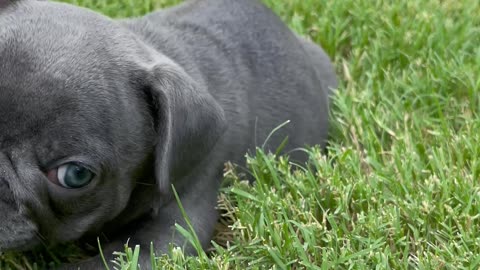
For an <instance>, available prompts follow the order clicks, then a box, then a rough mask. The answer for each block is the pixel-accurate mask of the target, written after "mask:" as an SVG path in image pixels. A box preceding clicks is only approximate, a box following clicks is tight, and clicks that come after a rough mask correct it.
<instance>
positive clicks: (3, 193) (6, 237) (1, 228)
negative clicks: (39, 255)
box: [0, 171, 38, 252]
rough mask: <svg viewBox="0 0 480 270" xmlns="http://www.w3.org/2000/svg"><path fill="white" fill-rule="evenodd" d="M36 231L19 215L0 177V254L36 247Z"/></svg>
mask: <svg viewBox="0 0 480 270" xmlns="http://www.w3.org/2000/svg"><path fill="white" fill-rule="evenodd" d="M0 173H2V172H1V171H0ZM36 230H37V228H36V226H35V225H34V224H33V223H32V222H30V221H29V220H28V219H27V218H26V217H24V216H23V215H22V214H21V212H20V209H19V207H18V205H17V203H16V201H15V196H14V194H13V192H12V190H11V189H10V186H9V184H8V182H7V181H6V180H5V178H4V177H1V176H0V252H3V251H7V250H13V249H14V250H24V249H28V248H30V247H32V246H34V245H36V244H37V243H38V238H37V237H36Z"/></svg>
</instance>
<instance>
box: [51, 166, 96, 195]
mask: <svg viewBox="0 0 480 270" xmlns="http://www.w3.org/2000/svg"><path fill="white" fill-rule="evenodd" d="M94 177H95V174H94V173H93V172H92V171H90V170H89V169H87V168H85V167H84V166H82V165H79V164H76V163H67V164H64V165H62V166H60V167H58V169H57V179H58V183H59V184H60V185H61V186H62V187H64V188H71V189H75V188H82V187H84V186H86V185H88V184H90V182H92V180H93V178H94Z"/></svg>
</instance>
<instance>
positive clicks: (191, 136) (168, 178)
mask: <svg viewBox="0 0 480 270" xmlns="http://www.w3.org/2000/svg"><path fill="white" fill-rule="evenodd" d="M145 69H146V70H147V80H146V85H145V84H144V87H143V88H144V91H145V93H146V96H147V99H149V104H150V106H152V108H153V109H152V110H151V111H152V113H153V119H154V123H155V124H154V126H155V129H156V130H157V134H158V141H157V142H156V148H155V160H156V164H155V173H156V181H157V186H158V188H159V191H160V193H161V194H164V195H166V194H169V193H170V191H171V184H175V180H176V179H180V178H181V177H182V176H185V175H186V174H188V173H189V171H191V170H189V169H192V170H193V168H195V166H196V165H197V164H198V163H199V162H200V161H201V160H202V159H204V158H206V156H207V154H208V153H209V152H210V151H211V150H212V149H213V147H214V145H215V144H216V142H217V141H218V139H219V138H220V136H221V135H222V134H223V132H224V131H225V127H226V121H225V115H224V111H223V109H222V108H221V107H220V105H219V104H218V103H217V102H216V100H215V99H214V98H213V96H212V95H210V93H209V92H208V91H207V89H206V87H205V86H204V85H201V84H200V83H198V82H196V81H194V79H193V78H192V77H191V76H189V75H188V74H187V73H186V72H185V71H184V70H183V69H182V68H181V67H180V66H178V65H177V64H176V63H174V62H173V61H171V60H170V59H168V58H166V57H160V59H157V60H156V61H155V63H154V64H153V65H150V66H149V67H146V68H145Z"/></svg>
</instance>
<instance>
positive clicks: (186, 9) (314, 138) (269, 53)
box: [0, 0, 336, 269]
mask: <svg viewBox="0 0 480 270" xmlns="http://www.w3.org/2000/svg"><path fill="white" fill-rule="evenodd" d="M0 2H2V0H0ZM2 3H3V4H2V5H0V8H1V9H0V211H1V213H2V214H3V216H4V218H2V219H1V220H0V250H12V249H13V250H22V249H30V248H32V247H33V246H36V245H39V244H41V243H43V244H45V243H46V244H51V243H52V244H55V243H63V242H68V241H72V240H78V239H89V237H93V238H95V237H96V236H97V235H104V236H106V237H105V238H102V242H103V247H104V248H105V253H106V254H109V253H111V252H112V251H114V250H121V249H122V246H123V244H124V243H125V242H126V241H127V239H130V244H132V245H134V244H141V245H142V246H143V250H144V251H145V250H148V247H149V243H150V242H151V241H153V242H154V244H155V247H156V248H157V249H158V250H159V251H165V250H167V247H168V244H169V243H170V242H175V243H177V244H184V240H183V239H182V238H181V237H179V235H178V233H177V234H175V233H174V230H173V229H172V226H173V225H174V224H175V222H177V223H179V224H183V225H184V222H183V218H182V217H181V214H180V211H179V209H178V206H177V203H176V202H175V200H174V199H173V196H172V191H171V185H174V186H175V189H176V190H177V192H178V193H179V194H180V198H181V201H182V203H183V206H184V207H185V209H186V211H187V213H188V215H189V217H190V219H191V220H192V222H193V225H194V228H195V230H196V233H197V234H198V236H199V239H200V241H201V243H202V244H203V246H204V247H205V246H208V244H209V241H210V239H211V237H212V233H213V228H214V225H215V223H216V221H217V212H216V210H215V205H216V195H217V191H218V187H219V185H220V181H221V178H222V168H223V164H224V162H225V161H228V160H229V161H232V162H234V163H237V164H243V163H244V155H245V153H246V152H247V151H251V150H254V148H255V146H257V145H261V144H262V143H263V142H264V140H265V139H266V138H267V136H268V134H269V133H270V132H271V131H272V130H273V129H274V128H275V127H277V126H278V125H280V124H282V123H283V122H285V121H287V120H290V123H289V124H288V125H287V126H285V127H284V128H282V129H280V130H279V131H278V132H277V133H275V134H274V136H272V138H271V139H270V140H269V142H268V144H267V148H268V149H270V150H274V149H275V148H276V147H277V146H279V145H280V143H281V142H282V141H283V139H284V138H285V137H286V136H288V137H289V142H288V145H287V148H286V149H285V151H289V150H291V149H295V148H297V147H303V146H305V145H317V144H318V145H322V146H324V145H325V140H326V138H327V131H328V99H329V95H330V93H331V89H333V88H335V87H336V79H335V75H334V72H333V69H332V66H331V63H330V60H329V58H328V56H327V55H326V54H325V53H324V52H323V51H322V49H321V48H320V47H318V46H317V45H315V44H313V43H311V42H309V41H306V40H304V39H303V38H299V37H297V36H296V35H295V34H293V33H292V32H291V31H290V30H289V29H288V28H287V27H286V26H285V25H284V24H283V23H282V22H281V21H280V20H279V18H278V17H277V16H275V15H274V14H273V13H272V12H271V11H270V10H269V9H267V8H266V7H265V6H263V5H262V4H260V3H259V2H257V1H255V0H197V1H187V2H185V3H183V4H181V5H178V6H176V7H173V8H170V9H166V10H162V11H158V12H154V13H151V14H148V15H146V16H144V17H142V18H137V19H129V20H122V21H114V20H111V19H109V18H106V17H104V16H102V15H100V14H97V13H94V12H92V11H89V10H87V9H83V8H80V7H75V6H71V5H67V4H62V3H56V2H43V1H33V0H23V1H8V2H2ZM292 158H294V159H296V160H299V161H304V160H305V158H306V157H305V156H302V153H301V152H292ZM71 161H75V162H82V164H86V165H88V166H89V167H90V168H91V169H92V171H93V172H94V173H95V174H96V178H95V179H94V180H93V182H92V183H90V184H89V185H88V186H86V187H84V188H81V189H78V190H71V189H65V188H62V187H61V186H59V185H57V184H54V183H52V182H51V181H48V179H47V177H46V176H45V173H46V172H47V171H48V170H50V169H54V168H56V167H58V166H60V165H62V164H64V163H66V162H71ZM107 239H108V241H107ZM82 241H83V240H82ZM186 247H187V250H189V251H192V250H191V247H189V246H186ZM148 256H149V255H148V252H143V257H142V259H141V263H142V265H144V266H145V265H148V261H149V257H148ZM78 266H81V267H82V268H83V269H96V268H99V267H101V263H100V260H99V259H98V258H97V257H95V258H92V259H91V260H87V261H84V262H81V263H80V264H78V265H75V266H66V267H67V268H68V267H78Z"/></svg>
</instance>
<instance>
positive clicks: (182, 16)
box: [129, 0, 336, 163]
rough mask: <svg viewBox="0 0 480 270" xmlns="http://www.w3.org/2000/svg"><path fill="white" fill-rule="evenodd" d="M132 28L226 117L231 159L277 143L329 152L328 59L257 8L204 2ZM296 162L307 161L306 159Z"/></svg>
mask: <svg viewBox="0 0 480 270" xmlns="http://www.w3.org/2000/svg"><path fill="white" fill-rule="evenodd" d="M129 24H130V27H131V28H132V29H135V30H134V31H136V32H137V33H139V34H140V35H142V36H143V37H144V39H145V40H146V41H147V42H148V43H150V44H151V45H152V46H153V47H155V48H156V49H157V50H158V51H160V52H162V53H164V54H166V55H167V56H169V57H171V58H172V59H173V60H175V61H176V62H178V63H179V64H180V65H182V66H183V67H184V68H185V69H186V70H187V72H189V73H190V74H191V75H192V76H193V77H194V78H195V79H196V80H197V81H199V82H202V83H204V84H205V85H207V87H208V89H209V91H210V92H211V93H212V95H213V96H214V97H215V98H216V99H217V101H218V102H219V103H220V104H221V105H222V107H223V109H224V110H225V112H226V117H227V120H228V123H229V129H228V131H227V134H226V137H227V139H226V141H227V143H228V146H226V147H225V151H226V152H228V153H227V155H228V156H227V157H228V158H229V159H231V160H233V161H235V162H240V163H241V161H242V160H243V155H244V153H245V151H247V150H248V149H249V150H254V148H255V146H259V145H262V144H263V142H264V140H265V139H266V138H267V136H268V134H269V133H270V132H271V131H272V130H273V129H274V128H276V127H277V126H278V125H280V124H282V123H284V122H285V121H287V120H290V123H289V124H288V125H286V126H285V127H284V128H282V129H280V130H279V131H278V132H277V133H276V134H275V135H274V136H272V137H271V138H270V140H269V143H268V144H267V148H270V149H275V148H276V147H278V146H279V145H280V144H281V142H282V141H283V140H284V138H285V137H286V136H288V137H289V144H288V145H287V148H286V149H285V150H287V151H288V150H291V149H293V148H297V147H302V146H304V145H315V144H320V145H324V144H325V140H326V137H327V131H328V95H329V87H335V86H336V80H335V75H334V73H333V70H332V67H331V63H330V60H329V59H328V56H326V54H325V53H324V52H323V51H322V50H321V48H320V47H318V46H317V45H315V44H313V43H310V42H309V41H305V40H303V39H299V38H298V37H297V36H296V35H295V34H294V33H293V32H292V31H291V30H289V29H288V27H287V26H286V25H285V24H284V23H283V22H282V21H281V20H280V19H279V18H278V17H277V16H276V15H275V14H274V13H273V12H272V11H271V10H269V9H268V8H267V7H265V6H264V5H263V4H261V3H260V2H258V1H256V0H221V1H219V0H198V1H190V2H186V3H185V4H182V5H179V6H176V7H174V8H170V9H167V10H163V11H159V12H155V13H152V14H149V15H147V16H146V17H144V18H143V19H140V20H136V21H135V22H130V23H129ZM293 157H294V158H295V159H302V160H303V159H304V157H302V156H301V154H300V153H297V154H295V153H294V154H293Z"/></svg>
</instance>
